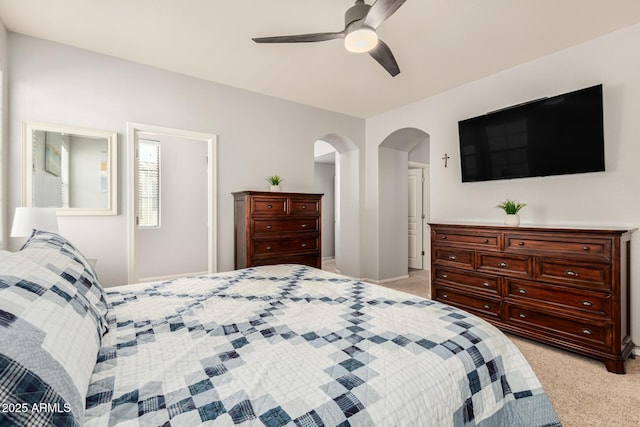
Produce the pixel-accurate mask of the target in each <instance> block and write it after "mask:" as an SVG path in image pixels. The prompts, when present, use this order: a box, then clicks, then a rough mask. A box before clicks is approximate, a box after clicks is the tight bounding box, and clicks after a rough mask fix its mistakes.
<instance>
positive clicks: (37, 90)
mask: <svg viewBox="0 0 640 427" xmlns="http://www.w3.org/2000/svg"><path fill="white" fill-rule="evenodd" d="M0 33H1V31H0ZM0 38H1V34H0ZM0 42H1V40H0ZM0 44H1V43H0ZM9 45H10V62H9V64H10V72H11V85H10V95H11V97H10V105H9V108H10V110H11V120H10V149H9V158H10V162H8V169H9V170H8V174H9V175H8V181H9V192H8V194H9V198H8V204H7V205H8V211H10V212H13V210H14V208H15V207H16V206H20V205H21V204H22V200H21V191H20V188H21V176H20V165H21V153H20V141H21V135H20V132H21V122H22V121H23V120H33V121H42V122H48V123H58V124H67V125H74V126H81V127H87V128H97V129H109V130H114V131H117V132H118V139H119V141H118V144H119V146H120V147H119V148H120V149H119V150H118V153H119V159H118V182H119V201H118V206H119V207H120V208H119V210H120V212H119V213H120V215H117V216H110V217H107V216H105V217H61V218H60V221H59V223H60V232H61V233H62V234H63V235H65V236H66V237H68V238H69V239H71V240H72V241H73V242H74V243H76V245H78V247H79V248H80V250H81V251H82V252H84V253H85V255H86V256H87V257H90V258H97V259H98V264H97V271H98V275H99V276H100V280H101V282H103V283H104V284H105V285H106V286H112V285H118V284H123V283H126V280H127V254H126V220H125V215H130V213H131V212H130V209H131V207H130V206H128V205H127V200H128V199H127V197H126V195H127V188H128V185H129V181H128V177H127V176H126V173H125V172H126V171H125V169H126V168H125V165H126V164H127V158H126V155H127V154H126V153H127V150H126V149H124V148H125V147H126V145H125V144H127V141H126V140H125V138H126V126H127V122H136V123H147V124H151V125H157V126H164V127H170V128H177V129H185V130H192V131H197V132H206V133H213V134H217V135H218V171H219V175H218V178H219V179H218V259H217V262H218V270H220V271H224V270H230V269H232V268H233V198H232V196H231V194H230V193H231V192H233V191H240V190H267V189H268V187H267V183H266V182H265V180H264V178H265V177H266V176H268V175H272V174H275V173H277V174H279V175H282V176H283V177H284V178H285V179H286V181H285V182H284V184H283V191H300V192H312V191H313V184H314V175H313V161H314V156H313V145H314V143H315V141H316V140H317V139H319V138H321V137H322V136H323V135H327V134H335V135H341V136H342V137H344V138H348V139H349V140H351V141H353V142H354V143H355V144H356V145H358V146H362V145H363V144H364V126H365V125H364V120H362V119H357V118H354V117H349V116H345V115H342V114H337V113H332V112H329V111H325V110H320V109H317V108H311V107H307V106H303V105H300V104H296V103H292V102H288V101H283V100H279V99H276V98H272V97H268V96H263V95H259V94H256V93H252V92H249V91H244V90H240V89H236V88H232V87H229V86H224V85H219V84H215V83H211V82H207V81H204V80H200V79H196V78H192V77H188V76H184V75H180V74H176V73H172V72H168V71H163V70H159V69H155V68H152V67H148V66H144V65H140V64H135V63H132V62H128V61H124V60H119V59H115V58H112V57H109V56H105V55H100V54H95V53H91V52H87V51H84V50H80V49H76V48H73V47H69V46H64V45H60V44H56V43H51V42H48V41H44V40H40V39H35V38H32V37H27V36H23V35H19V34H15V33H10V34H9ZM0 53H1V52H0ZM256 78H260V76H256ZM17 244H18V242H12V246H13V247H15V246H16V245H17ZM358 261H359V259H358ZM357 266H358V267H357V268H358V269H359V262H358V264H357Z"/></svg>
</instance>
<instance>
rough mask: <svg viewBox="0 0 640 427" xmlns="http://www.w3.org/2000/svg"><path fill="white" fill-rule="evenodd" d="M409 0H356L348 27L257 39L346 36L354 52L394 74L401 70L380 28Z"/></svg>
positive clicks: (346, 21)
mask: <svg viewBox="0 0 640 427" xmlns="http://www.w3.org/2000/svg"><path fill="white" fill-rule="evenodd" d="M405 1H406V0H377V1H376V2H375V3H373V4H372V5H368V4H365V2H364V0H356V3H355V5H354V6H351V7H350V8H349V9H348V10H347V12H346V13H345V14H344V30H342V31H338V32H335V33H312V34H298V35H291V36H275V37H256V38H253V39H252V40H253V41H254V42H256V43H309V42H323V41H327V40H334V39H344V45H345V48H346V49H347V50H348V51H350V52H355V53H364V52H368V53H369V55H371V57H372V58H373V59H375V60H376V61H378V63H379V64H380V65H382V66H383V67H384V69H385V70H387V72H388V73H389V74H391V75H392V76H396V75H398V74H399V73H400V68H399V67H398V63H397V62H396V59H395V58H394V57H393V53H391V49H389V46H387V45H386V43H385V42H383V41H382V40H380V39H378V35H377V34H376V28H378V26H379V25H380V24H382V23H383V22H384V21H386V20H387V19H388V18H389V17H390V16H391V15H393V14H394V13H395V12H396V10H398V9H399V8H400V6H402V5H403V4H404V2H405Z"/></svg>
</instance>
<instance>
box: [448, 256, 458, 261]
mask: <svg viewBox="0 0 640 427" xmlns="http://www.w3.org/2000/svg"><path fill="white" fill-rule="evenodd" d="M449 259H450V260H451V261H455V260H457V259H458V257H457V256H455V255H449Z"/></svg>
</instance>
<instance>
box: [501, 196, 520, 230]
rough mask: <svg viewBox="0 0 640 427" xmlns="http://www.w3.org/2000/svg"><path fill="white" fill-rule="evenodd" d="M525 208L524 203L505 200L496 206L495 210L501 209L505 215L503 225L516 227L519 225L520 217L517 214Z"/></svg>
mask: <svg viewBox="0 0 640 427" xmlns="http://www.w3.org/2000/svg"><path fill="white" fill-rule="evenodd" d="M525 206H527V204H526V203H520V202H517V201H515V200H509V199H507V200H505V201H504V202H502V203H500V204H499V205H498V206H496V208H500V209H502V210H503V211H504V213H505V214H506V216H505V218H504V225H510V226H517V225H520V215H518V212H520V209H522V208H524V207H525Z"/></svg>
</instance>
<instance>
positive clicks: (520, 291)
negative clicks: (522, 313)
mask: <svg viewBox="0 0 640 427" xmlns="http://www.w3.org/2000/svg"><path fill="white" fill-rule="evenodd" d="M518 292H519V293H521V294H526V293H527V290H526V289H522V288H520V289H518Z"/></svg>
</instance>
